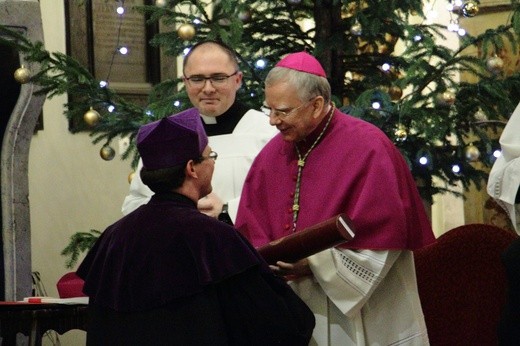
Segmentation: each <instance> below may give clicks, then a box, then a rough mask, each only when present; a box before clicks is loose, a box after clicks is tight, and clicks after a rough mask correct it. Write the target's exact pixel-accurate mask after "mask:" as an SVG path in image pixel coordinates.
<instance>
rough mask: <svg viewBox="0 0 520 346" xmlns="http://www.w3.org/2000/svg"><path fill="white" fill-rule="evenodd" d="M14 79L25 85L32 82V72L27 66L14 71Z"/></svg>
mask: <svg viewBox="0 0 520 346" xmlns="http://www.w3.org/2000/svg"><path fill="white" fill-rule="evenodd" d="M14 79H15V80H16V81H17V82H18V83H20V84H25V83H27V82H29V81H30V80H31V71H29V69H28V68H27V67H25V66H22V67H19V68H17V69H16V71H14Z"/></svg>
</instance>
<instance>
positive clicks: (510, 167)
mask: <svg viewBox="0 0 520 346" xmlns="http://www.w3.org/2000/svg"><path fill="white" fill-rule="evenodd" d="M519 128H520V103H519V104H518V106H517V107H516V109H515V111H514V112H513V114H512V115H511V117H510V118H509V120H508V122H507V124H506V127H505V128H504V131H502V134H501V135H500V146H501V148H502V155H501V156H500V157H499V158H498V159H497V160H496V161H495V163H494V164H493V167H492V168H491V172H490V173H489V178H488V182H487V192H488V194H489V195H490V196H491V197H493V198H495V199H496V201H497V202H498V203H499V204H500V205H501V206H502V207H503V208H504V209H505V210H506V211H507V213H508V214H509V218H510V219H511V223H512V224H513V226H514V227H515V229H516V231H517V233H519V234H520V229H519V228H518V225H517V222H518V221H517V220H516V215H515V197H516V193H517V191H518V188H519V186H520V134H519V133H518V129H519Z"/></svg>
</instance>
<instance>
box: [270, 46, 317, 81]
mask: <svg viewBox="0 0 520 346" xmlns="http://www.w3.org/2000/svg"><path fill="white" fill-rule="evenodd" d="M276 67H285V68H289V69H291V70H297V71H301V72H306V73H310V74H314V75H316V76H320V77H325V78H327V75H326V74H325V70H323V67H321V64H320V62H319V61H318V60H317V59H316V58H315V57H313V56H312V55H310V54H309V53H307V52H298V53H291V54H288V55H287V56H285V57H284V58H283V59H282V60H280V61H279V62H278V64H276Z"/></svg>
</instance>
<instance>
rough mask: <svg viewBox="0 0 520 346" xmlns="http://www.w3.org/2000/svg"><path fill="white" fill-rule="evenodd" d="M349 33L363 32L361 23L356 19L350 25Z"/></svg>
mask: <svg viewBox="0 0 520 346" xmlns="http://www.w3.org/2000/svg"><path fill="white" fill-rule="evenodd" d="M350 33H351V34H352V35H355V36H360V35H361V34H362V33H363V27H362V26H361V23H360V22H358V21H357V20H356V22H355V23H354V24H353V25H352V26H351V27H350Z"/></svg>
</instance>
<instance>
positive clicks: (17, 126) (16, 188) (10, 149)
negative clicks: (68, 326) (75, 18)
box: [0, 0, 45, 300]
mask: <svg viewBox="0 0 520 346" xmlns="http://www.w3.org/2000/svg"><path fill="white" fill-rule="evenodd" d="M0 24H2V25H4V26H7V27H10V28H13V29H16V30H19V32H21V33H22V34H24V35H25V36H26V37H27V38H29V39H30V40H31V41H41V42H43V29H42V19H41V13H40V4H39V2H38V1H37V0H0ZM22 64H23V65H24V66H25V67H27V68H28V69H29V70H30V71H31V74H35V73H36V72H37V71H38V69H39V66H38V64H34V63H28V62H26V61H25V59H24V56H23V54H20V66H21V65H22ZM35 91H37V87H36V86H35V85H33V84H32V83H27V84H23V85H22V86H21V90H20V95H19V97H18V100H17V102H16V105H15V107H14V110H13V112H12V114H11V115H10V118H9V120H8V123H7V127H6V129H5V133H4V137H3V141H2V147H1V163H0V164H1V166H0V167H1V180H0V183H1V191H2V195H1V208H2V243H3V253H4V277H5V296H4V299H5V300H20V299H22V298H24V297H27V296H30V295H31V289H32V279H31V268H32V265H31V227H30V214H29V188H28V185H29V184H28V160H29V146H30V143H31V138H32V135H33V132H34V128H35V126H36V123H37V120H38V116H39V114H40V113H41V111H42V106H43V102H44V100H45V96H36V95H34V92H35Z"/></svg>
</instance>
